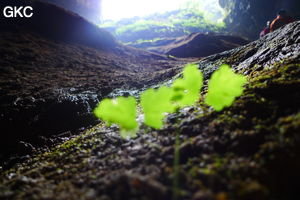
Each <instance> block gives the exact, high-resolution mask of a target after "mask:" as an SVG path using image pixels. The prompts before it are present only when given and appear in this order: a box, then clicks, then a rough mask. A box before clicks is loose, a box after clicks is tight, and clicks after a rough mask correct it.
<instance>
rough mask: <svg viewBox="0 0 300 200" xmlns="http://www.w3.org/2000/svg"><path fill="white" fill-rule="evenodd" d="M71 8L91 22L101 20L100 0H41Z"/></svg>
mask: <svg viewBox="0 0 300 200" xmlns="http://www.w3.org/2000/svg"><path fill="white" fill-rule="evenodd" d="M42 1H45V2H49V3H53V4H56V5H58V6H61V7H63V8H65V9H67V10H71V11H73V12H75V13H77V14H79V15H81V16H82V17H84V18H86V19H87V20H89V21H91V22H93V23H99V22H100V20H101V4H102V0H42Z"/></svg>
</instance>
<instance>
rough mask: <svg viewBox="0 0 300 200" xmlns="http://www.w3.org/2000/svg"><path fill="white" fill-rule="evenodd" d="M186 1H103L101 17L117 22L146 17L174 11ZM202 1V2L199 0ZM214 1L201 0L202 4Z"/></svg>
mask: <svg viewBox="0 0 300 200" xmlns="http://www.w3.org/2000/svg"><path fill="white" fill-rule="evenodd" d="M186 1H187V0H126V1H124V0H103V2H102V17H103V19H104V20H108V19H111V20H119V19H122V18H131V17H135V16H147V15H149V14H153V13H157V12H160V13H161V12H166V11H171V10H176V9H178V8H179V7H180V5H182V4H183V3H184V2H186ZM200 1H202V0H200ZM213 2H216V0H203V3H204V4H209V3H213Z"/></svg>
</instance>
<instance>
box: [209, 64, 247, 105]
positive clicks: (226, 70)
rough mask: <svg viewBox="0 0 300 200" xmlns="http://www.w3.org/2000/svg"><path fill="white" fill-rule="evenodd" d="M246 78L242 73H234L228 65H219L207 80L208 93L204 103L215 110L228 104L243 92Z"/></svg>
mask: <svg viewBox="0 0 300 200" xmlns="http://www.w3.org/2000/svg"><path fill="white" fill-rule="evenodd" d="M246 82H247V79H246V77H245V76H243V75H239V74H235V73H234V72H233V71H232V70H231V68H230V66H229V65H221V67H220V68H219V69H218V70H217V71H215V72H214V73H213V75H212V77H211V79H210V80H209V84H208V93H207V95H206V98H205V103H206V104H207V105H210V106H212V107H213V108H214V109H215V110H216V111H221V110H222V109H223V108H224V107H227V106H230V105H231V104H232V103H233V101H234V99H235V98H236V97H238V96H240V95H242V93H243V85H244V84H245V83H246Z"/></svg>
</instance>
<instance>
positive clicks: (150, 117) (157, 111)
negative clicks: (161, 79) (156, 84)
mask: <svg viewBox="0 0 300 200" xmlns="http://www.w3.org/2000/svg"><path fill="white" fill-rule="evenodd" d="M172 97H173V90H172V89H171V88H168V87H165V86H163V87H160V88H159V89H157V90H154V89H148V90H146V91H145V92H143V93H142V94H141V106H142V108H143V112H144V118H145V124H146V125H148V126H150V127H153V128H156V129H160V128H162V126H163V119H164V117H165V113H172V112H174V111H175V106H174V104H172Z"/></svg>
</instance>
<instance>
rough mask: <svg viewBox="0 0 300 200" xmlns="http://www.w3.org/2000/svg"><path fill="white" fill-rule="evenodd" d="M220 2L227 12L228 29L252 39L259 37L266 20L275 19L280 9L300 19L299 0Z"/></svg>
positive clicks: (224, 0)
mask: <svg viewBox="0 0 300 200" xmlns="http://www.w3.org/2000/svg"><path fill="white" fill-rule="evenodd" d="M219 3H220V6H221V7H222V8H224V9H225V11H226V12H227V17H226V18H225V23H226V24H227V26H228V30H229V31H230V32H234V33H238V34H240V35H242V36H245V37H247V38H249V39H252V40H254V39H257V38H258V36H259V33H260V31H261V30H262V29H263V28H264V26H265V24H266V22H267V21H269V20H273V19H274V18H275V17H276V13H277V11H278V10H280V9H285V10H287V11H288V12H289V14H290V15H291V16H293V17H294V18H295V19H300V12H299V10H300V1H299V0H272V1H270V0H219Z"/></svg>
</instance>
